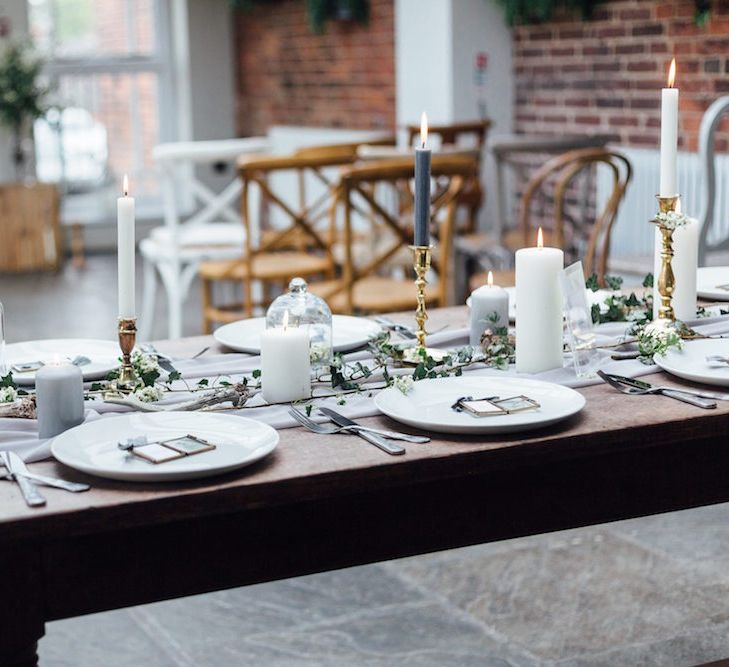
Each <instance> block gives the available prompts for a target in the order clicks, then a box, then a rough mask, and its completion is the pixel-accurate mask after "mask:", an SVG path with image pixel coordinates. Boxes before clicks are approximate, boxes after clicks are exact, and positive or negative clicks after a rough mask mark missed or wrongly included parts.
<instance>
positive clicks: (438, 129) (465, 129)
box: [407, 118, 491, 151]
mask: <svg viewBox="0 0 729 667" xmlns="http://www.w3.org/2000/svg"><path fill="white" fill-rule="evenodd" d="M490 127H491V121H490V120H489V119H488V118H484V119H482V120H474V121H467V122H464V123H453V124H450V125H428V136H437V137H440V140H441V144H442V145H443V146H454V145H456V144H458V142H459V140H460V139H461V138H463V137H473V138H474V139H475V141H476V146H475V147H476V149H477V150H479V151H480V150H481V149H482V148H483V147H484V145H485V144H486V137H487V135H488V131H489V128H490ZM407 132H408V146H412V144H413V141H415V140H416V138H419V137H420V124H418V125H408V126H407Z"/></svg>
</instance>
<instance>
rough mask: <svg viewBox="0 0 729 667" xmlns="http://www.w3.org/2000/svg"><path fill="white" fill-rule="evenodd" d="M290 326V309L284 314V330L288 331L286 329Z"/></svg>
mask: <svg viewBox="0 0 729 667" xmlns="http://www.w3.org/2000/svg"><path fill="white" fill-rule="evenodd" d="M288 328H289V311H288V310H287V311H286V312H285V313H284V316H283V330H284V331H286V329H288Z"/></svg>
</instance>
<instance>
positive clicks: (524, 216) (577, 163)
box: [471, 148, 633, 288]
mask: <svg viewBox="0 0 729 667" xmlns="http://www.w3.org/2000/svg"><path fill="white" fill-rule="evenodd" d="M599 165H603V168H607V169H608V170H609V173H610V174H611V176H612V183H613V188H612V191H611V192H610V194H609V195H608V196H607V198H606V200H605V202H604V203H603V204H602V205H601V206H600V210H597V209H598V206H599V203H597V202H595V203H594V205H593V207H592V208H593V210H594V213H595V215H594V218H593V217H592V215H590V216H589V217H588V218H587V219H586V218H585V217H583V216H582V215H581V214H580V213H579V211H581V204H582V202H580V201H578V199H579V194H578V190H577V188H576V179H577V177H578V176H580V175H583V176H584V175H586V173H587V172H588V171H590V170H593V169H594V168H596V167H598V166H599ZM632 172H633V170H632V166H631V164H630V161H629V160H628V158H626V157H625V156H624V155H623V154H622V153H619V152H616V151H612V150H609V149H606V148H583V149H579V150H574V151H568V152H567V153H564V154H563V155H558V156H556V157H553V158H552V159H550V160H548V161H547V162H546V163H545V164H544V165H542V167H540V168H539V169H538V170H537V171H536V172H535V173H534V174H533V175H532V177H531V178H530V179H529V182H528V183H527V184H526V187H525V189H524V192H523V193H522V197H521V207H520V216H519V227H518V228H516V229H514V230H512V231H511V232H509V233H507V234H505V235H504V237H503V243H504V245H505V246H506V247H507V248H508V249H509V250H510V251H512V252H515V251H516V250H518V249H519V248H525V247H529V246H534V245H535V243H536V238H537V228H538V227H539V226H542V225H543V226H544V229H543V231H544V244H545V245H548V246H553V247H556V248H562V249H563V250H564V251H565V262H566V263H571V262H573V261H576V260H578V259H580V260H582V264H583V266H584V269H585V272H586V274H587V275H588V276H589V275H590V274H592V273H595V274H597V279H598V282H599V284H600V285H604V284H605V272H606V269H607V262H608V256H609V253H610V234H611V231H612V227H613V224H614V222H615V218H616V216H617V213H618V208H619V207H620V203H621V202H622V200H623V197H624V195H625V191H626V190H627V188H628V185H629V183H630V179H631V177H632ZM540 195H541V196H543V199H542V202H543V203H544V202H546V206H541V207H539V208H537V206H536V204H537V203H538V202H539V198H540ZM575 210H577V211H578V213H575ZM547 225H551V226H547ZM494 279H495V280H496V282H497V284H501V285H513V284H514V272H513V271H495V272H494ZM484 282H485V274H478V275H476V276H474V277H473V278H472V279H471V287H472V288H475V287H477V286H479V285H482V284H484Z"/></svg>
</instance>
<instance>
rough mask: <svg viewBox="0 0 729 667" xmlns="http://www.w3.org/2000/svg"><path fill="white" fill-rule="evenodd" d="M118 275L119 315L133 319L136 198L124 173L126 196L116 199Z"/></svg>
mask: <svg viewBox="0 0 729 667" xmlns="http://www.w3.org/2000/svg"><path fill="white" fill-rule="evenodd" d="M116 221H117V253H118V255H117V276H118V281H119V317H120V318H123V319H132V318H134V317H135V308H134V198H133V197H130V196H129V179H128V178H127V176H126V174H125V175H124V196H123V197H119V199H117V200H116Z"/></svg>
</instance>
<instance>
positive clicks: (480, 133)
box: [407, 118, 491, 234]
mask: <svg viewBox="0 0 729 667" xmlns="http://www.w3.org/2000/svg"><path fill="white" fill-rule="evenodd" d="M490 128H491V121H490V120H489V119H488V118H483V119H481V120H474V121H466V122H462V123H452V124H448V125H429V126H428V136H429V137H433V136H436V137H440V141H441V146H442V147H446V148H450V147H461V148H463V147H464V146H463V143H462V140H463V139H470V140H471V143H470V144H468V145H467V146H466V147H467V148H470V149H472V150H474V151H477V152H478V154H479V156H483V149H484V146H485V145H486V138H487V136H488V132H489V129H490ZM407 132H408V146H412V145H413V142H415V141H419V139H420V125H419V124H418V125H408V126H407ZM479 163H480V160H479ZM479 167H480V164H479ZM483 200H484V191H483V186H482V184H481V170H480V168H479V170H478V171H477V172H476V174H475V177H474V178H472V179H471V180H470V181H469V182H468V183H467V184H466V187H465V188H464V190H463V193H462V194H461V196H460V198H459V200H458V201H459V205H460V206H462V207H463V208H464V209H465V210H466V212H467V215H466V218H465V225H459V227H460V228H461V229H459V232H464V233H467V234H471V233H473V232H474V231H475V230H476V227H477V226H478V212H479V209H480V208H481V206H482V205H483Z"/></svg>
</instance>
